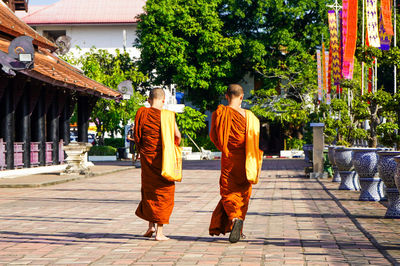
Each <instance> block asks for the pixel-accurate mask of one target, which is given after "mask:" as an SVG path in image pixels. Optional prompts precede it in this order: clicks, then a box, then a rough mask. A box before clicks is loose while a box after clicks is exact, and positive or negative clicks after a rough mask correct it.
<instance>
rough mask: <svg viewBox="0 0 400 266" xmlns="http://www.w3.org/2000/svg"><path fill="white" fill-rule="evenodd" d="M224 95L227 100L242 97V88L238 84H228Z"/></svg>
mask: <svg viewBox="0 0 400 266" xmlns="http://www.w3.org/2000/svg"><path fill="white" fill-rule="evenodd" d="M226 95H228V97H229V98H236V97H240V96H242V95H244V92H243V88H242V86H240V85H239V84H229V86H228V90H227V91H226Z"/></svg>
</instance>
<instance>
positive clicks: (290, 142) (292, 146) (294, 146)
mask: <svg viewBox="0 0 400 266" xmlns="http://www.w3.org/2000/svg"><path fill="white" fill-rule="evenodd" d="M305 143H306V142H305V141H304V140H302V139H298V138H291V137H290V138H288V139H286V149H287V150H301V149H302V148H303V145H304V144H305Z"/></svg>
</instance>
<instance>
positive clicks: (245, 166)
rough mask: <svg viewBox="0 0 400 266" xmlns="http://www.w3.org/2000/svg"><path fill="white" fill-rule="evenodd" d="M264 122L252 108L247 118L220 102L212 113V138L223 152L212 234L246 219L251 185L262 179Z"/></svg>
mask: <svg viewBox="0 0 400 266" xmlns="http://www.w3.org/2000/svg"><path fill="white" fill-rule="evenodd" d="M259 134H260V122H259V120H258V119H257V118H256V117H255V116H254V114H253V113H252V112H251V111H248V110H246V117H243V116H242V115H241V114H240V113H239V112H238V111H236V110H234V109H232V108H230V107H227V106H223V105H220V106H218V109H217V110H216V111H215V112H214V113H213V115H212V124H211V131H210V138H211V141H212V142H213V143H214V144H215V146H216V147H217V148H218V149H219V150H220V151H221V152H222V158H221V176H220V194H221V200H220V201H219V203H218V205H217V207H216V208H215V210H214V212H213V214H212V217H211V224H210V228H209V233H210V235H219V234H225V233H227V232H230V231H231V230H232V219H233V218H240V219H243V220H244V219H245V216H246V213H247V209H248V204H249V200H250V196H251V184H256V183H257V182H258V179H259V175H260V171H261V165H262V156H263V153H262V151H260V150H259V143H258V142H259Z"/></svg>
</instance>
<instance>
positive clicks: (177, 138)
mask: <svg viewBox="0 0 400 266" xmlns="http://www.w3.org/2000/svg"><path fill="white" fill-rule="evenodd" d="M181 138H182V136H181V132H180V131H179V128H178V125H177V124H176V122H175V143H176V145H178V146H179V145H180V144H181Z"/></svg>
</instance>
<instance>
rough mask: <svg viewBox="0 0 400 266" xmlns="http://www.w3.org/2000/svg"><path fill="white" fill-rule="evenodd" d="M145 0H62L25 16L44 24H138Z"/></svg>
mask: <svg viewBox="0 0 400 266" xmlns="http://www.w3.org/2000/svg"><path fill="white" fill-rule="evenodd" d="M145 4H146V0H60V1H59V2H56V3H54V4H52V5H48V6H46V7H43V8H41V9H39V10H36V11H33V12H29V13H28V15H26V16H24V17H23V18H22V19H23V20H24V21H25V22H26V23H28V24H29V25H41V24H63V25H65V24H125V23H136V22H137V15H139V14H141V13H143V12H144V11H143V7H144V5H145Z"/></svg>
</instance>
